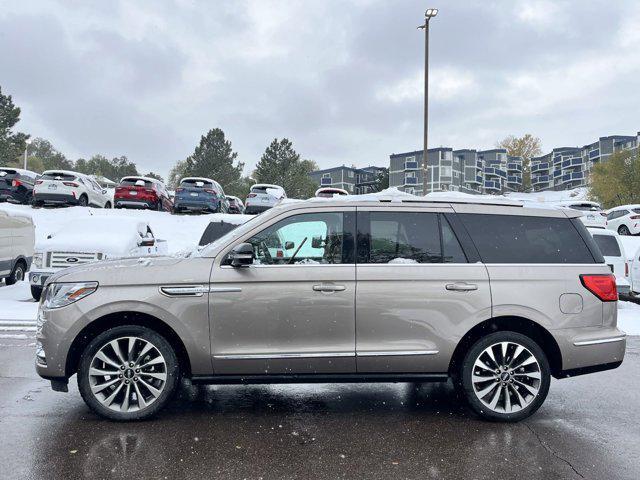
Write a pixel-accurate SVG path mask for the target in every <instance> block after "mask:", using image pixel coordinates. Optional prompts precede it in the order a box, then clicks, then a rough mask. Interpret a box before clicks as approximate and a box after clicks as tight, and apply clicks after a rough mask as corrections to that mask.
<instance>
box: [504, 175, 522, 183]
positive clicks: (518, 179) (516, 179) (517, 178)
mask: <svg viewBox="0 0 640 480" xmlns="http://www.w3.org/2000/svg"><path fill="white" fill-rule="evenodd" d="M507 182H509V183H522V177H520V176H518V175H509V176H508V177H507Z"/></svg>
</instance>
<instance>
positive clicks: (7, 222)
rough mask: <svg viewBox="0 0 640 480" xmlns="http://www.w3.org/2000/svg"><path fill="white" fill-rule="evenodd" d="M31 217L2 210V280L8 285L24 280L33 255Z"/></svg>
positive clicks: (0, 277)
mask: <svg viewBox="0 0 640 480" xmlns="http://www.w3.org/2000/svg"><path fill="white" fill-rule="evenodd" d="M33 243H34V227H33V221H32V220H31V217H30V216H28V215H24V214H12V213H7V212H4V211H2V210H0V280H2V279H3V278H4V281H5V283H6V284H7V285H13V284H14V283H16V282H20V281H22V280H24V278H25V273H26V272H27V270H29V265H31V257H32V256H33Z"/></svg>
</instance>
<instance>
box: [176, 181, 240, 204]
mask: <svg viewBox="0 0 640 480" xmlns="http://www.w3.org/2000/svg"><path fill="white" fill-rule="evenodd" d="M173 211H174V212H175V213H180V212H183V211H190V212H214V213H227V212H228V211H229V201H228V200H227V198H226V196H225V194H224V190H222V187H221V186H220V184H219V183H218V182H216V181H215V180H212V179H210V178H201V177H187V178H183V179H182V180H181V181H180V185H179V186H178V188H176V195H175V198H174V200H173Z"/></svg>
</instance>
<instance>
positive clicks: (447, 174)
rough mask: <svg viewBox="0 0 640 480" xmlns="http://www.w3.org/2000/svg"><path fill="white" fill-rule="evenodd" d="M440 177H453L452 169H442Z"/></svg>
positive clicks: (443, 167)
mask: <svg viewBox="0 0 640 480" xmlns="http://www.w3.org/2000/svg"><path fill="white" fill-rule="evenodd" d="M440 176H442V177H450V176H451V167H445V166H442V167H440Z"/></svg>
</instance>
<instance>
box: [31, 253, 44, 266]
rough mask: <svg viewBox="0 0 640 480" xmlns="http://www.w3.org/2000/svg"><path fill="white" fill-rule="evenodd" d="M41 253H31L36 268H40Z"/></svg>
mask: <svg viewBox="0 0 640 480" xmlns="http://www.w3.org/2000/svg"><path fill="white" fill-rule="evenodd" d="M42 259H43V255H42V253H34V254H33V266H34V267H36V268H42Z"/></svg>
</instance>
